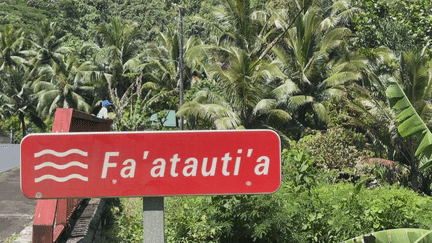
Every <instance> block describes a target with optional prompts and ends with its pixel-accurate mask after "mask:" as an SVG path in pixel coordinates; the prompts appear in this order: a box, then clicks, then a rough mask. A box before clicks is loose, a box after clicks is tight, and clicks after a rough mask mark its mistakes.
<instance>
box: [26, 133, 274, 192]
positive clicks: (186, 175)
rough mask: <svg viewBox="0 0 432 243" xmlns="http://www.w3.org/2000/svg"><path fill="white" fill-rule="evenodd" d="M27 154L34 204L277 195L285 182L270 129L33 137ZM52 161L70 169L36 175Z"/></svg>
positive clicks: (28, 141)
mask: <svg viewBox="0 0 432 243" xmlns="http://www.w3.org/2000/svg"><path fill="white" fill-rule="evenodd" d="M21 148H22V149H21V150H22V151H23V152H22V154H21V160H22V175H23V177H24V179H23V180H22V191H23V193H24V194H25V195H26V196H27V197H29V198H34V197H37V196H40V197H41V198H68V197H129V196H130V197H132V196H171V195H221V194H255V193H272V192H274V191H276V190H277V189H278V188H279V186H280V183H281V159H280V149H281V148H280V139H279V136H278V135H277V134H276V133H275V132H273V131H270V130H231V131H199V132H197V131H193V132H191V131H186V132H184V131H183V132H180V131H176V132H127V133H126V132H122V133H112V132H110V133H106V132H99V133H79V134H77V133H63V134H33V135H29V136H27V137H26V138H25V139H24V140H23V142H22V144H21ZM53 150H54V151H56V152H57V153H53V152H52V151H53ZM46 161H50V162H53V163H55V164H57V165H58V166H64V165H66V164H67V165H69V166H68V167H67V168H66V169H63V170H59V169H56V168H54V167H48V166H47V167H44V168H43V169H40V170H36V169H34V168H36V166H40V165H42V163H45V162H46ZM72 162H73V163H74V164H75V165H72ZM36 181H37V182H36Z"/></svg>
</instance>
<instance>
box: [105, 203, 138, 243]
mask: <svg viewBox="0 0 432 243" xmlns="http://www.w3.org/2000/svg"><path fill="white" fill-rule="evenodd" d="M142 208H143V206H142V197H138V198H120V207H115V206H114V207H112V209H111V212H112V213H113V215H114V218H115V219H114V222H113V225H112V227H109V228H108V229H105V230H103V239H102V240H103V241H104V242H143V229H142V226H143V209H142Z"/></svg>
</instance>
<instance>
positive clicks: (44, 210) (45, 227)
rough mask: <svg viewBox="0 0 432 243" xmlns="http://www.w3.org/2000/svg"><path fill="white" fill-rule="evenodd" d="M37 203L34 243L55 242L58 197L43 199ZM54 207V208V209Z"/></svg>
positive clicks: (34, 221)
mask: <svg viewBox="0 0 432 243" xmlns="http://www.w3.org/2000/svg"><path fill="white" fill-rule="evenodd" d="M39 202H41V201H38V204H37V205H36V211H35V216H34V219H33V239H32V242H33V243H46V242H53V226H54V216H55V213H56V205H57V199H51V200H43V201H42V203H39ZM53 209H54V210H53Z"/></svg>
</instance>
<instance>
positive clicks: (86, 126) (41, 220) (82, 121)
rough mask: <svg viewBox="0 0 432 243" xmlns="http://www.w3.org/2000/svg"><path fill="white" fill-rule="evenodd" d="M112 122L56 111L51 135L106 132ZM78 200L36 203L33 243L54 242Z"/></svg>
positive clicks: (82, 113)
mask: <svg viewBox="0 0 432 243" xmlns="http://www.w3.org/2000/svg"><path fill="white" fill-rule="evenodd" d="M112 122H113V121H112V120H109V119H107V120H105V119H99V118H97V117H95V116H93V115H90V114H87V113H84V112H80V111H77V110H74V109H64V108H59V109H57V110H56V114H55V118H54V124H53V128H52V132H98V131H99V132H100V131H110V130H111V125H112ZM80 202H81V199H76V198H68V199H48V200H47V199H44V200H38V202H37V205H36V211H35V216H34V219H33V237H32V238H33V239H32V242H33V243H48V242H49V243H51V242H57V240H58V239H59V237H60V235H61V234H62V233H63V232H64V231H65V229H66V228H67V227H68V225H69V219H70V217H71V215H72V214H73V212H74V211H75V209H76V208H77V206H78V205H79V204H80Z"/></svg>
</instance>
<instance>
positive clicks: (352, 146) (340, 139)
mask: <svg viewBox="0 0 432 243" xmlns="http://www.w3.org/2000/svg"><path fill="white" fill-rule="evenodd" d="M297 147H298V148H300V149H309V150H310V151H311V152H312V154H313V156H314V160H315V162H316V163H317V165H318V166H319V167H322V168H325V169H327V170H332V169H338V170H347V169H348V170H349V169H353V168H354V167H355V166H356V165H357V163H359V162H360V161H361V160H363V159H364V158H369V157H374V152H373V151H372V149H371V146H370V144H368V143H367V139H366V137H365V136H364V135H363V134H361V133H357V132H354V131H352V130H349V129H344V128H332V129H329V130H328V131H327V132H319V131H318V132H316V134H314V135H308V136H305V137H304V138H302V139H301V140H300V141H299V142H298V143H297Z"/></svg>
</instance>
